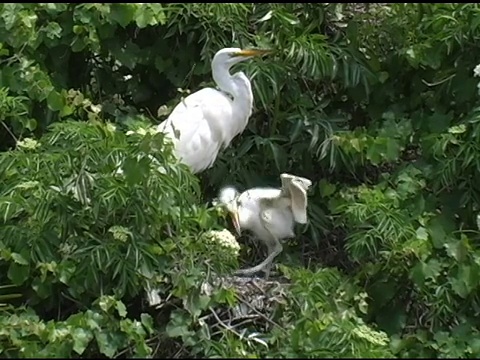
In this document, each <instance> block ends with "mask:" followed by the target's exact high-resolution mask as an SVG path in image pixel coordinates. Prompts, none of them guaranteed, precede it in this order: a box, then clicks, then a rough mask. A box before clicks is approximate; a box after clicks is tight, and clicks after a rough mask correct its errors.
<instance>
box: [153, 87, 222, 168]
mask: <svg viewBox="0 0 480 360" xmlns="http://www.w3.org/2000/svg"><path fill="white" fill-rule="evenodd" d="M229 116H230V117H231V101H230V99H228V97H227V96H226V95H225V94H223V93H221V92H219V91H217V90H215V89H212V88H205V89H202V90H200V91H197V92H195V93H193V94H191V95H189V96H187V97H186V98H185V99H183V100H182V101H181V102H180V103H179V104H178V105H177V106H176V107H175V109H174V110H173V111H172V113H171V114H170V116H169V117H168V119H166V120H165V121H164V122H162V123H161V124H160V125H158V127H157V131H162V132H164V133H166V134H167V135H168V136H169V137H170V138H171V139H172V140H173V142H174V144H175V153H176V155H177V157H178V158H179V159H180V160H181V161H182V162H183V163H185V164H186V165H188V166H189V167H190V168H191V169H192V171H193V172H195V173H197V172H200V171H202V170H205V169H207V168H209V167H210V166H212V165H213V163H214V162H215V159H216V157H217V154H218V152H219V150H220V148H221V146H222V145H223V144H222V141H223V136H222V135H223V134H222V128H221V126H222V120H223V119H227V118H228V117H229ZM227 124H228V123H227V122H225V125H227ZM225 125H223V126H225Z"/></svg>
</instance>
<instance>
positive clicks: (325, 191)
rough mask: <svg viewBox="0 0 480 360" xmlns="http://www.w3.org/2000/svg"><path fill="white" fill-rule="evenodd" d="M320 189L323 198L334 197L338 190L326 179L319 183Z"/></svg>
mask: <svg viewBox="0 0 480 360" xmlns="http://www.w3.org/2000/svg"><path fill="white" fill-rule="evenodd" d="M318 188H319V189H320V195H321V196H322V197H329V196H330V195H332V194H333V193H334V192H335V190H336V186H335V185H334V184H332V183H329V182H328V181H327V180H325V179H321V180H320V181H319V182H318Z"/></svg>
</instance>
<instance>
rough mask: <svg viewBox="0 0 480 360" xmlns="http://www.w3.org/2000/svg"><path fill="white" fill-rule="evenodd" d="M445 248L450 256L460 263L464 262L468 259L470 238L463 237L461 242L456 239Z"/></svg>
mask: <svg viewBox="0 0 480 360" xmlns="http://www.w3.org/2000/svg"><path fill="white" fill-rule="evenodd" d="M445 248H446V249H447V254H448V255H450V256H451V257H453V258H454V259H455V260H457V261H458V262H462V261H465V260H466V259H467V256H468V252H469V249H470V244H469V243H468V238H467V237H466V236H465V235H462V238H461V239H460V240H456V239H455V240H453V241H450V242H449V243H447V244H445Z"/></svg>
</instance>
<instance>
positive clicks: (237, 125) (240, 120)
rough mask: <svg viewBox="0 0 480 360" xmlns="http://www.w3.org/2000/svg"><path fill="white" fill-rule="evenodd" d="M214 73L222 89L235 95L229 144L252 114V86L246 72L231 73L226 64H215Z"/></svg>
mask: <svg viewBox="0 0 480 360" xmlns="http://www.w3.org/2000/svg"><path fill="white" fill-rule="evenodd" d="M212 75H213V80H214V81H215V83H216V84H217V86H218V87H219V88H220V90H222V91H223V92H226V93H228V94H230V95H231V96H232V97H233V118H232V124H229V126H230V127H229V130H231V131H229V132H228V134H225V135H226V138H225V143H226V144H228V143H230V141H231V140H232V139H233V138H234V137H235V135H237V134H238V133H240V132H242V131H243V130H244V129H245V127H246V126H247V123H248V118H249V117H250V115H252V107H253V93H252V86H251V84H250V81H249V80H248V78H247V77H246V76H245V74H244V73H242V72H238V73H236V74H235V75H233V76H232V75H230V67H229V66H228V65H226V64H218V63H217V64H213V66H212Z"/></svg>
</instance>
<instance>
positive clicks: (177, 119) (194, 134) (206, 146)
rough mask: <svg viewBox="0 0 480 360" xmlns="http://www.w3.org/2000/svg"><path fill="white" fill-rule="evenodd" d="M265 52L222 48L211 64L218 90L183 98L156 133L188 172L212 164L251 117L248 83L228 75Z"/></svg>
mask: <svg viewBox="0 0 480 360" xmlns="http://www.w3.org/2000/svg"><path fill="white" fill-rule="evenodd" d="M267 52H268V51H267V50H242V49H238V48H226V49H222V50H220V51H218V52H217V53H216V54H215V56H214V58H213V61H212V76H213V79H214V81H215V83H216V84H217V86H218V88H219V89H220V91H219V90H216V89H212V88H205V89H202V90H199V91H197V92H195V93H193V94H191V95H189V96H187V97H186V98H185V99H183V100H182V101H181V102H180V103H179V104H178V105H177V106H176V107H175V109H173V111H172V113H171V114H170V116H169V117H168V119H166V120H165V121H164V122H162V123H161V124H160V125H158V127H157V131H162V132H164V133H166V134H167V135H168V136H169V137H170V138H171V139H172V141H173V143H174V146H175V154H176V156H177V158H179V159H180V161H182V162H183V163H184V164H186V165H188V166H189V167H190V169H191V170H192V172H194V173H198V172H201V171H203V170H205V169H208V168H209V167H211V166H212V165H213V163H214V162H215V159H216V158H217V155H218V153H219V151H220V150H221V149H223V148H226V147H227V146H228V145H229V144H230V142H231V141H232V140H233V138H234V137H235V136H236V135H238V134H240V133H241V132H243V131H244V130H245V127H246V126H247V123H248V119H249V118H250V115H251V114H252V108H253V94H252V87H251V84H250V80H249V79H248V78H247V76H246V75H245V74H244V73H243V72H237V73H235V74H234V75H231V74H230V68H231V66H233V65H234V64H237V63H239V62H241V61H245V60H247V59H250V58H252V57H253V56H258V55H263V54H266V53H267Z"/></svg>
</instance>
